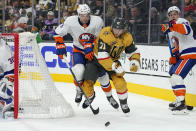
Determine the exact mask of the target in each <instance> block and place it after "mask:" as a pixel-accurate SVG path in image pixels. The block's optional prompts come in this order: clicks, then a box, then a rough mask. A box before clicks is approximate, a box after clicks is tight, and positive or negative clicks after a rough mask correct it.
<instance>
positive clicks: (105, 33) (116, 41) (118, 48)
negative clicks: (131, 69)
mask: <svg viewBox="0 0 196 131" xmlns="http://www.w3.org/2000/svg"><path fill="white" fill-rule="evenodd" d="M136 50H137V48H136V46H135V44H134V42H133V38H132V35H131V34H130V33H128V32H125V33H123V34H122V35H121V36H120V37H118V38H116V37H115V36H114V34H113V33H112V29H111V27H105V28H103V29H102V30H101V32H100V34H99V36H98V37H97V39H96V43H95V45H94V53H95V56H96V57H97V59H98V61H99V63H100V64H101V65H102V66H103V67H104V68H105V69H106V70H108V71H111V70H112V64H113V62H114V61H116V60H118V59H119V58H120V55H121V53H122V52H123V51H125V53H126V54H129V55H130V58H131V59H132V55H133V54H134V52H135V51H136ZM138 55H139V54H138ZM138 55H135V56H134V57H135V58H137V59H139V57H140V56H138Z"/></svg>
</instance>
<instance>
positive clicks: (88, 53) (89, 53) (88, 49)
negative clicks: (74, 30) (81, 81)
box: [84, 42, 94, 61]
mask: <svg viewBox="0 0 196 131" xmlns="http://www.w3.org/2000/svg"><path fill="white" fill-rule="evenodd" d="M93 46H94V45H93V43H91V42H87V43H85V44H84V54H85V58H86V59H88V60H89V61H91V60H93V57H94V52H93Z"/></svg>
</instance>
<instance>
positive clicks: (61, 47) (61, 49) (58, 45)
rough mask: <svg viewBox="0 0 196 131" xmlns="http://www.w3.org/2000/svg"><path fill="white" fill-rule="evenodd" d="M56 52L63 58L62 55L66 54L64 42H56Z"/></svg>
mask: <svg viewBox="0 0 196 131" xmlns="http://www.w3.org/2000/svg"><path fill="white" fill-rule="evenodd" d="M56 54H57V55H58V56H59V57H60V58H61V59H63V55H65V56H67V50H66V46H65V44H64V43H59V42H57V43H56Z"/></svg>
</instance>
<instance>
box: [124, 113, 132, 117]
mask: <svg viewBox="0 0 196 131" xmlns="http://www.w3.org/2000/svg"><path fill="white" fill-rule="evenodd" d="M123 114H124V116H125V117H130V115H131V113H130V112H127V113H123Z"/></svg>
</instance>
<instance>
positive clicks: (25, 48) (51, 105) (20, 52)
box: [0, 32, 73, 118]
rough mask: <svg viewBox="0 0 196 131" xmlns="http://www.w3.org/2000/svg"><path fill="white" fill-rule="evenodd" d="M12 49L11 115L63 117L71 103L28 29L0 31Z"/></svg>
mask: <svg viewBox="0 0 196 131" xmlns="http://www.w3.org/2000/svg"><path fill="white" fill-rule="evenodd" d="M0 35H1V38H3V39H4V40H5V41H6V42H7V43H8V45H10V47H11V48H12V50H13V51H14V59H15V63H14V64H15V65H14V75H15V81H14V118H64V117H68V116H71V115H72V114H73V110H72V107H71V106H70V104H69V103H68V102H67V101H66V100H65V98H64V97H63V95H62V94H61V93H60V92H59V91H58V90H57V89H56V87H55V85H54V82H53V80H52V78H51V76H50V74H49V71H48V68H47V66H46V63H45V61H44V59H43V57H42V55H41V52H40V49H39V46H38V44H37V42H36V35H35V34H33V33H30V32H24V33H19V34H16V33H5V34H4V33H3V34H0Z"/></svg>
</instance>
